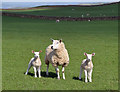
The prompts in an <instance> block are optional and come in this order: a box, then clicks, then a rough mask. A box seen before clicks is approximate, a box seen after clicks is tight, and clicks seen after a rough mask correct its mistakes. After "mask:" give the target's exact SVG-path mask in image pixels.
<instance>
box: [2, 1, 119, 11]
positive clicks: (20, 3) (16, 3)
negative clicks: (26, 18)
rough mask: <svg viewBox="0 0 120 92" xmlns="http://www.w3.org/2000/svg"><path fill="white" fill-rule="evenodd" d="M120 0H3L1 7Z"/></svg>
mask: <svg viewBox="0 0 120 92" xmlns="http://www.w3.org/2000/svg"><path fill="white" fill-rule="evenodd" d="M119 1H120V0H2V5H0V9H11V8H26V7H27V8H28V7H36V6H42V5H78V4H82V3H84V4H85V3H87V4H88V3H98V2H102V3H109V2H119Z"/></svg>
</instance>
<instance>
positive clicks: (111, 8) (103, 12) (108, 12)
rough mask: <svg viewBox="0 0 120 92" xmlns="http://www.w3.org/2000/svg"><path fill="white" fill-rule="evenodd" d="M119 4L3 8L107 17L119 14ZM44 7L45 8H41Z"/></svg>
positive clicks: (35, 12) (28, 11) (29, 12)
mask: <svg viewBox="0 0 120 92" xmlns="http://www.w3.org/2000/svg"><path fill="white" fill-rule="evenodd" d="M118 5H119V3H116V4H111V5H104V6H91V7H88V6H76V7H74V6H66V7H52V6H51V7H47V6H45V7H36V8H35V9H34V8H33V9H28V10H26V9H25V10H24V9H23V10H3V11H6V12H13V13H18V14H30V15H41V16H60V17H63V16H64V17H106V16H118ZM41 9H43V10H41Z"/></svg>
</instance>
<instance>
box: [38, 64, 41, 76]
mask: <svg viewBox="0 0 120 92" xmlns="http://www.w3.org/2000/svg"><path fill="white" fill-rule="evenodd" d="M40 70H41V66H40V67H38V75H39V78H41V73H40Z"/></svg>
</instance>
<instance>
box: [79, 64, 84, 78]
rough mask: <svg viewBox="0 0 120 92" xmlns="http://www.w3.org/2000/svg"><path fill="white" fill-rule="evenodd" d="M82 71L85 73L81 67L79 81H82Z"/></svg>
mask: <svg viewBox="0 0 120 92" xmlns="http://www.w3.org/2000/svg"><path fill="white" fill-rule="evenodd" d="M82 71H83V69H82V67H81V66H80V75H79V80H81V76H82Z"/></svg>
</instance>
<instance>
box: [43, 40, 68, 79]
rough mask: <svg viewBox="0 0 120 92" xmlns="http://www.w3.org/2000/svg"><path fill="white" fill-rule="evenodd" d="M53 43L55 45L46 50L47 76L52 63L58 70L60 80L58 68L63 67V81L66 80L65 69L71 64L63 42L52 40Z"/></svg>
mask: <svg viewBox="0 0 120 92" xmlns="http://www.w3.org/2000/svg"><path fill="white" fill-rule="evenodd" d="M52 42H53V44H52V45H49V46H48V47H47V48H46V56H45V63H46V64H47V71H46V75H47V76H48V68H49V63H51V64H52V65H53V66H54V67H55V69H56V74H57V78H58V79H60V76H59V68H58V66H62V73H63V79H65V75H64V67H65V66H67V65H68V64H69V56H68V52H67V50H66V48H65V45H64V43H63V42H62V40H53V39H52Z"/></svg>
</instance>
